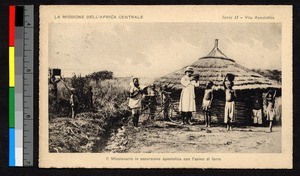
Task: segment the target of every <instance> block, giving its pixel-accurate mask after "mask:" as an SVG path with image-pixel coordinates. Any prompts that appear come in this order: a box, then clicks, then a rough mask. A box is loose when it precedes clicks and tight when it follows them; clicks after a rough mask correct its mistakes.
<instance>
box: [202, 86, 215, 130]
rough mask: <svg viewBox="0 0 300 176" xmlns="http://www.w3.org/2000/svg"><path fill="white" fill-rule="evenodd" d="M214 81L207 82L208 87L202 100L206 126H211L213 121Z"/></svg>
mask: <svg viewBox="0 0 300 176" xmlns="http://www.w3.org/2000/svg"><path fill="white" fill-rule="evenodd" d="M212 86H213V82H212V81H209V82H208V83H207V84H206V89H205V92H204V96H203V101H202V110H203V112H204V116H205V127H211V126H210V122H211V103H212V100H213V89H212Z"/></svg>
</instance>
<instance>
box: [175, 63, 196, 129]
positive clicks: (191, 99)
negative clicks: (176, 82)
mask: <svg viewBox="0 0 300 176" xmlns="http://www.w3.org/2000/svg"><path fill="white" fill-rule="evenodd" d="M193 73H194V69H193V67H187V68H186V69H185V75H184V76H183V77H182V78H181V81H180V82H181V85H182V86H183V88H182V91H181V95H180V102H179V111H180V112H181V116H182V124H185V123H187V124H190V119H191V118H192V112H195V111H196V102H195V86H198V85H199V82H198V80H194V79H193V77H192V74H193Z"/></svg>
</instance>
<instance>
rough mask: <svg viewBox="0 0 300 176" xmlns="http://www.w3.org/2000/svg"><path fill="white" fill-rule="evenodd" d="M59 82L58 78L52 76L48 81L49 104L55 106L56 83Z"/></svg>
mask: <svg viewBox="0 0 300 176" xmlns="http://www.w3.org/2000/svg"><path fill="white" fill-rule="evenodd" d="M60 81H61V77H60V78H56V77H55V75H54V74H51V77H50V79H49V104H50V105H52V106H53V105H55V104H56V102H57V83H58V82H60Z"/></svg>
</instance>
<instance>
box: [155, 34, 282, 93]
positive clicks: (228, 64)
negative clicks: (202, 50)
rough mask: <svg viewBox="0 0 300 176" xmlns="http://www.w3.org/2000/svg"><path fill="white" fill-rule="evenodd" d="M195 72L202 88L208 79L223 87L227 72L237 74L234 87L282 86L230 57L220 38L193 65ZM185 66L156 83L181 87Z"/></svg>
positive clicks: (261, 87)
mask: <svg viewBox="0 0 300 176" xmlns="http://www.w3.org/2000/svg"><path fill="white" fill-rule="evenodd" d="M188 66H192V67H193V68H194V73H195V74H199V75H200V80H199V81H200V88H205V85H206V83H207V82H208V81H213V83H214V84H215V86H216V89H218V88H220V89H222V88H223V80H224V77H225V76H226V74H227V73H231V74H234V75H235V80H234V89H236V90H242V89H267V88H280V87H281V86H280V85H279V84H278V83H277V82H276V81H273V80H270V79H268V78H266V77H264V76H262V75H260V74H258V73H256V72H254V71H251V70H249V69H247V68H245V67H243V66H241V65H239V64H237V63H236V62H235V61H234V60H233V59H229V58H227V57H226V55H225V54H223V53H222V52H221V51H220V49H219V48H218V40H217V39H216V41H215V47H214V48H213V50H212V51H211V52H210V53H209V54H208V55H207V56H206V57H202V58H199V59H198V60H197V61H196V62H194V63H192V64H191V65H188ZM185 68H186V67H184V68H182V69H180V70H177V71H175V72H172V73H170V74H167V75H165V76H162V77H161V78H159V79H158V80H156V83H158V84H162V85H168V87H170V88H174V89H181V88H182V86H181V84H180V80H181V78H182V77H183V76H184V71H185Z"/></svg>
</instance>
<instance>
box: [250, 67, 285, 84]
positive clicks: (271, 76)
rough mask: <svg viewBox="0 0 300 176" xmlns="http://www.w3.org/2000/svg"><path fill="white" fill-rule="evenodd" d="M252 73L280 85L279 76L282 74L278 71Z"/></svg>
mask: <svg viewBox="0 0 300 176" xmlns="http://www.w3.org/2000/svg"><path fill="white" fill-rule="evenodd" d="M252 71H254V72H257V73H259V74H261V75H262V76H265V77H267V78H269V79H272V80H275V81H277V82H278V83H281V76H282V73H281V71H280V70H277V69H275V70H269V69H252Z"/></svg>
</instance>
